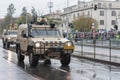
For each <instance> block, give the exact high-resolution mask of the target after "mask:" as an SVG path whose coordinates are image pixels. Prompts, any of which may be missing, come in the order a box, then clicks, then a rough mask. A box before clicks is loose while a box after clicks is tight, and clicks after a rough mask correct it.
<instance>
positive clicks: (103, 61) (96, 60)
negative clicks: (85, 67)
mask: <svg viewBox="0 0 120 80" xmlns="http://www.w3.org/2000/svg"><path fill="white" fill-rule="evenodd" d="M72 56H73V57H77V58H81V59H86V60H90V61H93V62H99V63H104V64H109V65H113V66H120V63H116V62H112V61H105V60H101V59H94V58H90V57H84V56H79V55H72Z"/></svg>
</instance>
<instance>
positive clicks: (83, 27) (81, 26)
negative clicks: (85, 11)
mask: <svg viewBox="0 0 120 80" xmlns="http://www.w3.org/2000/svg"><path fill="white" fill-rule="evenodd" d="M92 23H95V24H96V26H97V21H96V20H95V19H92V18H89V17H84V16H80V17H79V18H78V19H77V20H74V21H73V25H74V29H76V30H80V31H90V30H91V27H92ZM96 29H97V27H96Z"/></svg>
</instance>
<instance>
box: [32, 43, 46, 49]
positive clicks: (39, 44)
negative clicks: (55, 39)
mask: <svg viewBox="0 0 120 80" xmlns="http://www.w3.org/2000/svg"><path fill="white" fill-rule="evenodd" d="M34 46H35V47H36V48H44V43H43V42H36V43H35V44H34Z"/></svg>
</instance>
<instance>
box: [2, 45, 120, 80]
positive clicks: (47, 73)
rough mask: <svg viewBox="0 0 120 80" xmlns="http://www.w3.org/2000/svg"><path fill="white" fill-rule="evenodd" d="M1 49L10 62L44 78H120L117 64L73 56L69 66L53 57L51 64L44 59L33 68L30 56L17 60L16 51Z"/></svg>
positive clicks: (67, 79)
mask: <svg viewBox="0 0 120 80" xmlns="http://www.w3.org/2000/svg"><path fill="white" fill-rule="evenodd" d="M0 50H1V55H2V56H3V58H4V59H6V60H7V61H8V62H12V63H14V64H16V65H17V67H19V68H21V69H23V70H24V71H26V72H27V73H29V74H31V75H33V76H34V77H38V78H39V77H40V78H43V79H44V80H120V68H119V67H116V66H110V65H106V64H101V63H95V62H91V61H87V60H83V59H78V58H74V57H72V60H71V64H70V65H69V66H67V67H63V66H61V64H60V62H59V60H54V59H52V61H51V62H52V63H51V65H44V64H43V62H42V61H39V65H38V66H37V67H34V68H33V67H30V66H29V62H28V57H26V59H25V61H24V62H17V57H16V53H15V52H12V51H9V50H5V49H2V47H0ZM11 50H13V49H11Z"/></svg>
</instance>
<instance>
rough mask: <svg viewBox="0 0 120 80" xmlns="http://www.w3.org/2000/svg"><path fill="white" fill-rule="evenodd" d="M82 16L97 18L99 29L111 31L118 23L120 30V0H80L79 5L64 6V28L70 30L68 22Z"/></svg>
mask: <svg viewBox="0 0 120 80" xmlns="http://www.w3.org/2000/svg"><path fill="white" fill-rule="evenodd" d="M95 5H97V9H96V10H95V9H94V7H95ZM80 16H85V17H90V18H93V19H95V20H96V21H97V22H98V25H97V27H98V29H105V30H107V31H109V30H111V29H114V26H115V25H118V30H120V1H119V0H115V1H108V0H92V1H89V2H85V1H78V4H77V5H74V6H70V7H66V8H64V12H63V14H62V15H61V17H62V20H63V23H62V26H63V30H67V31H69V27H68V23H71V22H72V21H74V20H76V19H78V18H79V17H80ZM91 25H92V24H91ZM91 25H90V26H91ZM95 26H96V25H95Z"/></svg>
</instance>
